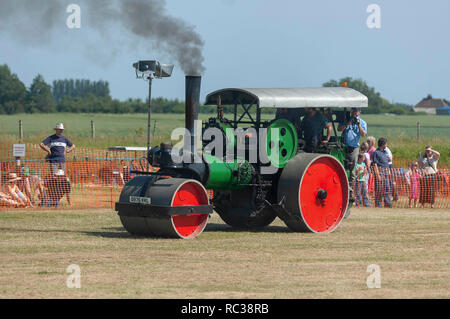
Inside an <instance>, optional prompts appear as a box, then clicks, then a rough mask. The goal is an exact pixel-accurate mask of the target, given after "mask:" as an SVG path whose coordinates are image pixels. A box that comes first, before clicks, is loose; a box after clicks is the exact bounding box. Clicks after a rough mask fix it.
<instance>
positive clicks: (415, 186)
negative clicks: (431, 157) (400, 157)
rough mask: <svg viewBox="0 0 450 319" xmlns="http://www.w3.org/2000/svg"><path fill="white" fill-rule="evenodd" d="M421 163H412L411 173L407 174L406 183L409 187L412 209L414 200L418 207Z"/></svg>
mask: <svg viewBox="0 0 450 319" xmlns="http://www.w3.org/2000/svg"><path fill="white" fill-rule="evenodd" d="M418 168H419V163H417V162H412V163H411V166H410V169H409V171H408V172H407V173H406V181H407V182H408V185H409V207H411V201H412V200H413V199H414V207H416V206H417V200H418V199H419V179H420V174H419V171H418Z"/></svg>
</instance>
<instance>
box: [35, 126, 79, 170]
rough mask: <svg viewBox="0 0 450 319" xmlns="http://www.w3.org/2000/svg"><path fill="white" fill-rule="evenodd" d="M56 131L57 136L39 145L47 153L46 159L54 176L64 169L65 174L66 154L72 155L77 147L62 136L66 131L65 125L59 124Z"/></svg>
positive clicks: (52, 136) (48, 138)
mask: <svg viewBox="0 0 450 319" xmlns="http://www.w3.org/2000/svg"><path fill="white" fill-rule="evenodd" d="M54 130H55V134H53V135H51V136H49V137H47V138H46V139H45V140H43V141H42V142H41V144H39V146H40V147H41V148H42V149H43V150H44V151H45V152H47V156H46V157H45V158H46V159H47V160H48V161H49V162H50V165H51V168H52V172H53V174H54V173H55V172H56V171H57V170H58V169H63V170H64V172H65V171H66V168H65V163H66V157H65V153H70V152H71V151H72V150H73V149H74V148H75V145H74V144H73V143H72V142H71V141H70V140H69V139H68V138H66V137H65V136H63V135H62V133H63V131H64V125H63V123H57V124H56V127H55V128H54Z"/></svg>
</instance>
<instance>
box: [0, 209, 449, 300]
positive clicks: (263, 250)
mask: <svg viewBox="0 0 450 319" xmlns="http://www.w3.org/2000/svg"><path fill="white" fill-rule="evenodd" d="M0 230H1V232H0V266H1V271H0V298H449V297H450V258H449V257H450V248H449V245H448V243H449V241H450V212H449V211H448V210H422V209H416V210H413V209H395V210H384V209H353V210H352V214H351V215H350V217H349V218H348V219H346V220H344V221H343V223H342V224H341V226H340V227H339V228H338V229H337V230H336V231H335V232H333V233H331V234H326V235H319V234H301V233H292V232H289V231H288V230H287V228H286V227H285V226H284V225H283V224H282V223H281V222H280V221H279V220H278V219H277V220H276V221H275V222H274V223H273V224H272V225H271V226H269V227H267V228H266V229H265V230H264V231H262V232H247V231H235V230H231V228H230V227H228V226H226V225H225V224H223V222H222V221H221V220H220V219H219V218H218V216H217V215H216V214H214V215H212V217H211V219H210V221H209V224H208V226H207V228H206V230H205V231H204V232H203V234H201V235H200V236H199V237H197V238H195V239H193V240H176V239H151V238H139V237H133V236H131V235H129V234H128V233H127V232H126V231H125V230H124V229H123V228H122V226H121V223H120V221H119V219H118V217H117V215H116V214H115V213H114V212H113V211H111V210H79V211H64V212H61V211H49V212H47V211H40V212H29V211H14V212H2V213H1V215H0ZM71 264H77V265H79V266H80V268H81V288H80V289H77V288H67V286H66V279H67V277H68V276H69V274H68V273H67V272H66V269H67V267H68V266H69V265H71ZM371 264H376V265H378V266H379V267H380V269H381V288H378V289H377V288H375V289H369V288H368V287H367V284H366V280H367V278H368V276H369V275H370V273H368V272H367V267H368V266H369V265H371Z"/></svg>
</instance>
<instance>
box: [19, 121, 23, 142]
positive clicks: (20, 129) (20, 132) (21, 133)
mask: <svg viewBox="0 0 450 319" xmlns="http://www.w3.org/2000/svg"><path fill="white" fill-rule="evenodd" d="M22 138H23V126H22V120H19V139H21V140H22Z"/></svg>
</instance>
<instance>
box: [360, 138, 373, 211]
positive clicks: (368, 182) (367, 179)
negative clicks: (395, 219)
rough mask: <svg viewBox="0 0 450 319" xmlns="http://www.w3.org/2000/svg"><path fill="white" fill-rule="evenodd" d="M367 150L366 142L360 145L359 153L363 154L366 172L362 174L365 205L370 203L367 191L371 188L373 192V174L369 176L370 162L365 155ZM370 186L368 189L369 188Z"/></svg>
mask: <svg viewBox="0 0 450 319" xmlns="http://www.w3.org/2000/svg"><path fill="white" fill-rule="evenodd" d="M368 148H369V144H368V143H367V142H364V143H362V144H361V147H360V150H361V153H363V154H364V164H365V166H366V170H365V173H364V179H365V182H366V183H365V198H364V201H365V202H366V201H367V203H370V200H369V190H370V187H372V192H373V174H370V164H371V160H370V155H369V153H367V150H368ZM369 186H370V187H369ZM366 206H370V205H366Z"/></svg>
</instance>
